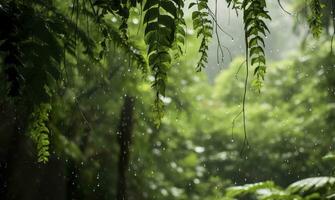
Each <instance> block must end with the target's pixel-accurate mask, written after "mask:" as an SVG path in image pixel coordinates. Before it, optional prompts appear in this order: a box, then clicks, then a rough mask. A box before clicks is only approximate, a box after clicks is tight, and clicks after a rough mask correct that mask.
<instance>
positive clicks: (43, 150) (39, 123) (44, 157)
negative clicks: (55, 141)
mask: <svg viewBox="0 0 335 200" xmlns="http://www.w3.org/2000/svg"><path fill="white" fill-rule="evenodd" d="M50 111H51V105H50V104H48V103H42V104H40V105H39V106H38V107H36V109H34V111H33V113H32V114H31V117H30V124H29V127H28V133H29V135H30V137H31V139H32V141H33V142H34V143H35V145H36V150H37V161H38V162H42V163H46V162H48V160H49V155H50V153H49V144H50V141H49V133H50V131H49V128H48V127H47V123H48V121H49V113H50Z"/></svg>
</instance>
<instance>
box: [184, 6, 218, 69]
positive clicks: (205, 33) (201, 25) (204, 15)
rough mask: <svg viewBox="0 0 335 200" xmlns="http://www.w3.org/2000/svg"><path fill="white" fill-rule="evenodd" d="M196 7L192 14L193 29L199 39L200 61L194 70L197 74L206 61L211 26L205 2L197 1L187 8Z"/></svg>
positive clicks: (211, 30)
mask: <svg viewBox="0 0 335 200" xmlns="http://www.w3.org/2000/svg"><path fill="white" fill-rule="evenodd" d="M194 6H196V10H195V11H193V12H192V20H193V28H194V29H195V30H196V31H197V37H198V38H201V43H200V48H199V53H200V60H199V62H198V64H197V67H196V70H197V71H198V72H199V71H201V70H202V69H203V68H204V67H205V64H206V63H207V61H208V54H207V51H208V46H209V42H210V39H211V38H212V32H213V25H212V21H211V20H210V19H209V14H208V13H209V8H208V1H207V0H197V1H196V2H192V3H190V5H189V8H192V7H194Z"/></svg>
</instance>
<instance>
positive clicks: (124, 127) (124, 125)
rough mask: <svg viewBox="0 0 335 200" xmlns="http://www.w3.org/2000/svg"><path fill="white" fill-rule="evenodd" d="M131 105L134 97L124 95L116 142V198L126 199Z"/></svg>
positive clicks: (131, 116)
mask: <svg viewBox="0 0 335 200" xmlns="http://www.w3.org/2000/svg"><path fill="white" fill-rule="evenodd" d="M133 107H134V99H133V98H132V97H129V96H126V97H125V98H124V103H123V107H122V111H121V114H120V122H119V127H118V132H117V138H118V143H119V145H120V152H119V163H118V179H117V200H127V184H126V172H127V169H128V164H129V147H130V144H131V137H132V131H133Z"/></svg>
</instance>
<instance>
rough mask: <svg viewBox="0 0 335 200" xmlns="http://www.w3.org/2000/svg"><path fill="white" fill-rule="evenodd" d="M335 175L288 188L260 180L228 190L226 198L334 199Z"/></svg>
mask: <svg viewBox="0 0 335 200" xmlns="http://www.w3.org/2000/svg"><path fill="white" fill-rule="evenodd" d="M334 182H335V178H334V177H313V178H307V179H303V180H300V181H297V182H294V183H292V184H291V185H290V186H289V187H288V188H287V189H286V190H283V189H280V188H279V187H278V186H276V185H275V184H274V183H273V182H260V183H254V184H247V185H244V186H234V187H230V188H228V189H227V190H226V195H225V198H226V199H244V198H246V197H247V198H248V199H257V200H292V199H296V200H312V199H315V200H317V199H332V198H333V195H334V194H332V192H335V190H334V189H333V186H334ZM248 195H249V196H248Z"/></svg>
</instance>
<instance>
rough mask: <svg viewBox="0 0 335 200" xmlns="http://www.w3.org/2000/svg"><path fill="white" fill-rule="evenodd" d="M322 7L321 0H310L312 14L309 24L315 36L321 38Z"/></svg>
mask: <svg viewBox="0 0 335 200" xmlns="http://www.w3.org/2000/svg"><path fill="white" fill-rule="evenodd" d="M322 7H323V6H322V4H321V3H320V1H319V0H309V9H310V12H311V14H310V16H309V17H308V24H309V28H310V30H311V32H312V34H313V37H314V38H319V37H320V35H321V33H322V29H323V25H322Z"/></svg>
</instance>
